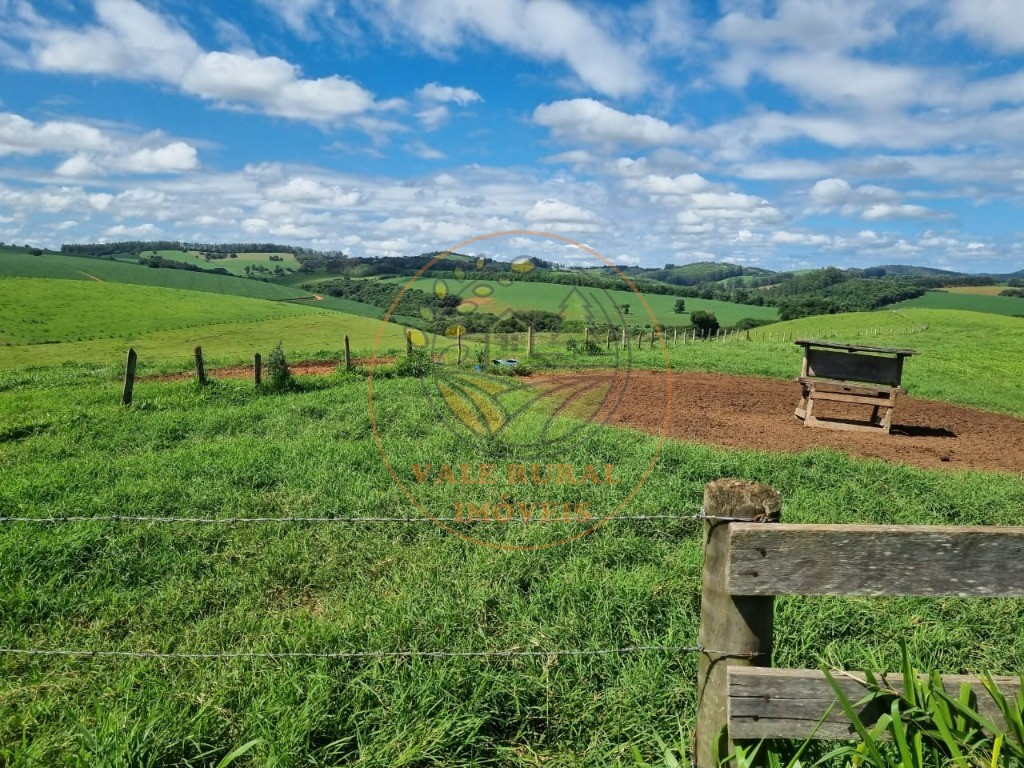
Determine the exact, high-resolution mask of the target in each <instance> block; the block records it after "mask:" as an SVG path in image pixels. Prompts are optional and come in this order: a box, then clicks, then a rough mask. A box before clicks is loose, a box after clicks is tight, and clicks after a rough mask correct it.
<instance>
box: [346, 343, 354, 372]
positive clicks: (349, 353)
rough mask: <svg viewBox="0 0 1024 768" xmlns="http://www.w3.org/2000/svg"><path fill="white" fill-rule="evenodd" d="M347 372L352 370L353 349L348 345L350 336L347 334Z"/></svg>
mask: <svg viewBox="0 0 1024 768" xmlns="http://www.w3.org/2000/svg"><path fill="white" fill-rule="evenodd" d="M345 370H346V371H351V370H352V349H351V347H349V345H348V334H345Z"/></svg>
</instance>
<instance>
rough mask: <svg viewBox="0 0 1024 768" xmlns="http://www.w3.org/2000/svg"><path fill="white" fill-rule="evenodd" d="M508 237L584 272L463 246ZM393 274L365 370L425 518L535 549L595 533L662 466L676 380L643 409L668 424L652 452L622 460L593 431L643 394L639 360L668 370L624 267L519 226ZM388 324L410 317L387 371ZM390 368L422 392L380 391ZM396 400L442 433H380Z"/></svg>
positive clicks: (388, 451) (397, 467)
mask: <svg viewBox="0 0 1024 768" xmlns="http://www.w3.org/2000/svg"><path fill="white" fill-rule="evenodd" d="M512 237H515V238H517V241H516V242H517V244H523V243H528V242H529V241H530V240H531V239H537V240H539V241H540V242H539V243H538V245H539V246H540V247H541V248H542V249H543V250H544V251H545V252H546V251H548V250H550V249H551V248H552V247H556V248H558V249H560V250H563V252H565V251H567V252H568V258H569V260H571V261H572V262H573V263H574V264H576V265H580V266H583V267H591V269H585V270H580V269H578V268H577V269H573V270H563V269H551V268H550V267H552V266H553V265H551V264H550V263H545V262H544V261H542V260H541V259H537V258H527V257H523V258H520V259H517V260H515V261H513V262H512V263H511V264H507V263H501V262H494V261H490V260H487V259H484V258H473V257H466V256H464V255H462V254H461V251H462V250H464V249H466V248H468V247H469V246H472V245H476V244H478V243H480V242H482V241H487V240H492V239H495V238H512ZM581 262H582V263H581ZM391 282H392V284H393V285H394V286H395V289H396V295H395V298H394V300H393V302H392V304H391V307H390V308H389V310H388V312H387V314H386V315H385V317H384V318H383V322H382V326H381V330H380V333H379V334H378V338H377V344H376V345H375V348H374V355H373V359H372V361H371V367H370V377H369V407H370V419H371V425H372V428H373V434H374V438H375V440H376V442H377V446H378V448H379V449H380V452H381V456H382V458H383V460H384V462H385V464H386V466H387V468H388V470H389V472H390V474H391V476H392V477H393V479H394V481H395V482H396V484H397V486H398V487H399V488H400V490H401V491H402V493H403V494H404V495H405V497H406V498H408V499H409V501H410V502H411V503H412V504H413V505H414V506H415V507H416V508H417V509H418V510H419V511H420V512H422V513H423V514H424V515H426V516H427V517H428V518H430V519H431V520H433V521H434V522H435V523H436V524H437V525H439V526H440V527H442V528H444V529H445V530H447V531H449V532H451V533H453V534H455V535H457V536H461V537H463V538H465V539H467V540H470V541H473V542H476V543H479V544H483V545H486V546H492V547H499V548H505V549H541V548H546V547H551V546H555V545H557V544H562V543H566V542H568V541H572V540H575V539H578V538H580V537H581V536H584V535H586V534H588V533H591V532H592V531H594V530H596V529H597V528H599V527H600V526H601V525H603V524H604V523H605V522H607V521H608V520H609V519H611V518H612V517H614V516H615V515H617V514H618V513H619V512H620V511H621V510H622V509H623V508H624V507H625V506H626V505H627V504H628V503H629V501H630V500H631V499H632V498H633V497H634V496H635V494H636V493H637V491H639V489H640V487H641V486H642V485H643V484H644V483H645V482H646V480H647V478H648V477H649V476H650V474H651V472H652V470H653V468H654V465H655V463H656V461H657V456H658V453H659V451H660V449H661V444H662V442H663V440H664V427H665V425H666V424H667V416H668V409H669V405H670V400H671V381H670V380H669V379H668V378H667V377H666V386H665V387H664V389H663V392H664V403H649V404H648V405H649V406H650V407H652V408H663V410H664V413H665V417H666V419H665V421H663V424H662V434H661V439H660V440H659V441H657V443H656V445H654V446H653V447H650V443H649V441H648V448H647V452H648V453H649V454H650V455H649V456H644V457H642V461H641V462H639V463H638V462H637V461H636V458H637V457H635V456H631V457H630V459H631V460H630V461H629V462H628V465H629V466H628V467H625V466H622V462H616V461H615V460H614V459H613V458H610V456H611V454H609V453H608V452H607V451H606V450H604V449H603V448H602V441H605V442H606V441H608V440H614V436H612V435H610V434H609V433H607V432H605V433H603V434H601V433H600V432H599V430H600V429H601V427H602V425H604V424H607V423H608V422H609V421H612V420H613V419H614V416H615V414H616V412H617V411H618V409H619V407H620V406H621V405H622V403H623V402H624V399H626V398H636V397H638V396H642V393H639V394H638V392H637V391H635V390H636V387H635V386H633V387H631V373H632V368H633V363H634V361H635V360H636V359H637V357H638V356H639V357H643V358H644V362H645V364H646V365H648V366H649V365H651V363H650V362H648V361H649V360H655V359H656V358H657V362H658V365H659V367H661V365H664V368H665V370H666V372H667V369H668V364H667V363H668V359H667V348H666V346H665V342H664V337H663V334H662V333H661V329H660V327H659V325H658V322H657V320H656V318H655V316H654V313H653V312H652V311H651V308H650V306H649V305H648V303H647V301H646V300H645V299H644V297H643V296H642V295H641V294H640V293H639V292H638V291H637V290H636V287H635V286H634V285H633V284H632V282H631V281H630V280H629V279H628V278H627V277H626V276H625V275H624V274H622V272H621V271H620V270H619V269H618V268H617V267H615V266H614V265H613V264H611V263H610V262H608V261H607V260H606V259H604V258H603V257H602V256H601V255H600V254H598V253H597V252H596V251H594V250H593V249H592V248H590V247H588V246H586V245H582V244H580V243H576V242H574V241H572V240H569V239H567V238H564V237H561V236H558V235H553V234H548V233H544V232H534V231H528V230H518V231H513V232H499V233H494V234H489V235H483V236H481V237H477V238H473V239H471V240H468V241H466V242H463V243H460V244H459V245H457V246H454V247H453V248H450V249H449V250H447V251H444V252H441V253H439V254H438V255H437V256H435V257H434V258H433V259H432V260H431V261H430V262H429V263H427V264H425V265H424V266H423V267H422V268H421V269H420V270H419V272H417V273H416V275H415V276H413V277H412V278H408V279H407V278H401V279H396V280H394V281H391ZM389 323H400V324H403V325H406V331H405V338H404V349H403V350H401V351H400V353H399V355H400V357H399V359H398V361H396V363H395V364H393V365H389V366H388V368H387V369H381V368H380V366H381V365H382V361H383V358H380V357H378V354H379V353H380V351H381V350H380V345H381V343H382V339H383V338H385V334H386V332H387V331H386V329H387V328H389V327H390V328H393V326H389V325H388V324H389ZM566 368H569V369H571V370H568V371H567V370H565V369H566ZM395 369H397V371H396V370H395ZM385 370H386V372H387V375H389V376H390V375H393V373H395V372H398V373H399V374H405V376H406V377H410V376H411V377H414V378H415V379H417V383H416V385H415V387H416V389H415V392H410V391H409V388H408V386H405V387H404V388H403V389H402V391H401V394H398V393H396V392H394V391H392V388H390V387H385V385H383V383H382V384H380V385H378V386H376V387H375V378H376V379H378V380H379V379H380V378H381V374H383V373H385ZM388 398H392V399H394V401H395V402H393V403H388V405H397V402H398V401H399V400H400V401H401V402H402V403H405V404H410V403H411V404H414V405H413V406H412V407H414V408H416V409H417V410H418V411H422V410H424V409H425V410H426V412H427V414H428V415H429V417H430V421H432V422H433V423H435V424H437V425H441V426H442V427H443V432H444V439H441V440H440V441H439V442H435V441H434V440H423V441H422V442H421V443H419V444H418V445H417V444H416V443H412V444H410V440H409V436H408V435H407V434H405V433H404V432H403V429H402V427H403V424H402V422H401V419H399V420H397V421H395V420H392V419H388V423H387V426H386V427H385V426H384V425H383V424H382V420H381V419H380V418H379V414H380V413H381V411H382V409H383V408H384V407H385V403H384V401H385V400H387V399H388ZM419 415H420V416H422V413H421V414H419ZM611 453H612V454H614V452H611ZM511 526H516V527H517V529H516V531H515V532H514V533H513V534H512V535H510V533H509V528H510V527H511Z"/></svg>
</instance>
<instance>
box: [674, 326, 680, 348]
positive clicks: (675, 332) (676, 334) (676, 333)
mask: <svg viewBox="0 0 1024 768" xmlns="http://www.w3.org/2000/svg"><path fill="white" fill-rule="evenodd" d="M677 344H679V329H678V328H673V329H672V346H673V348H674V347H675V346H676V345H677Z"/></svg>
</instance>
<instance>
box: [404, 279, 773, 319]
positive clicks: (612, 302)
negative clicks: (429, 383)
mask: <svg viewBox="0 0 1024 768" xmlns="http://www.w3.org/2000/svg"><path fill="white" fill-rule="evenodd" d="M385 280H386V282H389V283H392V284H397V285H406V284H409V278H404V277H393V278H385ZM445 284H446V287H447V290H448V291H449V292H451V293H456V294H458V295H460V296H463V297H464V298H466V299H472V300H473V301H475V302H478V303H479V309H480V310H483V311H486V312H491V313H494V314H501V313H502V312H503V311H505V310H508V309H512V310H525V309H542V310H547V311H548V312H557V313H560V314H563V315H564V316H565V317H566V318H567V319H573V320H582V319H584V318H586V319H588V321H590V322H595V323H600V322H610V323H612V324H619V323H621V322H622V320H625V322H626V323H628V324H630V325H637V326H643V325H648V324H650V322H651V315H650V314H649V313H648V310H647V308H645V307H644V301H646V303H647V305H648V306H649V307H650V310H651V312H652V313H653V314H654V317H655V320H656V321H657V322H658V323H659V324H660V325H669V326H673V325H688V324H689V322H690V316H689V315H688V314H683V315H677V314H675V313H674V312H673V311H672V310H673V307H674V306H675V303H676V298H677V297H675V296H663V295H660V294H644V295H643V300H641V298H640V297H639V296H638V295H637V294H635V293H633V292H631V291H629V290H628V289H626V290H622V291H602V290H599V289H597V288H578V287H574V286H568V285H554V284H551V283H526V282H514V283H512V284H510V285H504V286H503V285H500V284H499V283H498V282H497V281H494V280H473V281H470V280H465V281H455V280H447V281H445ZM434 286H435V278H432V277H431V278H421V279H419V280H417V281H415V283H413V284H412V285H410V287H412V288H416V289H417V290H422V291H427V292H430V291H433V290H434ZM478 288H479V289H481V290H482V291H483V292H486V293H487V295H486V296H479V295H476V294H475V293H474V292H475V291H476V290H477V289H478ZM685 301H686V309H687V311H688V312H693V311H695V310H704V311H705V312H713V313H714V314H715V316H716V317H717V318H718V322H719V323H721V324H722V325H723V326H728V325H733V324H735V323H736V322H738V321H739V320H741V319H743V318H745V317H753V318H758V319H765V320H774V319H776V318H778V311H777V310H776V309H775V308H774V307H754V306H746V305H744V304H733V303H730V302H726V301H712V300H709V299H686V300H685ZM622 304H628V305H629V306H630V312H629V314H628V315H625V316H624V317H622V318H620V316H619V314H618V312H619V305H622ZM400 308H401V305H400V304H399V309H400Z"/></svg>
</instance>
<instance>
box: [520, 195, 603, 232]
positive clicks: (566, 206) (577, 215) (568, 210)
mask: <svg viewBox="0 0 1024 768" xmlns="http://www.w3.org/2000/svg"><path fill="white" fill-rule="evenodd" d="M523 218H525V219H526V220H527V221H528V222H530V223H531V224H533V225H538V226H542V227H545V228H548V229H552V230H558V231H569V232H596V231H599V230H600V229H601V227H600V226H599V225H598V217H597V215H596V214H595V213H594V212H593V211H589V210H587V209H586V208H581V207H580V206H578V205H573V204H572V203H566V202H564V201H562V200H556V199H547V200H538V201H537V202H535V203H534V204H533V205H532V206H531V207H530V208H529V210H527V211H526V212H525V213H524V214H523Z"/></svg>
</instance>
